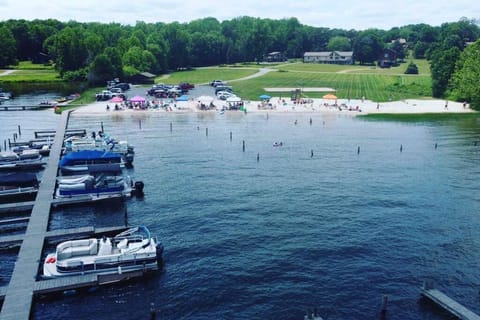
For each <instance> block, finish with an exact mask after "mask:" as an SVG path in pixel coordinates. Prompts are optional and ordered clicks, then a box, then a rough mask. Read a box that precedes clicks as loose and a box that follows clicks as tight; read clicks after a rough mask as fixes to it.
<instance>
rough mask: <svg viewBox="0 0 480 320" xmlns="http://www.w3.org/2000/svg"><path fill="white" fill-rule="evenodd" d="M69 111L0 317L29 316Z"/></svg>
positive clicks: (62, 123)
mask: <svg viewBox="0 0 480 320" xmlns="http://www.w3.org/2000/svg"><path fill="white" fill-rule="evenodd" d="M69 115H70V112H64V113H63V114H62V118H61V121H60V123H59V125H58V128H57V130H56V135H55V140H54V143H53V145H52V148H51V152H50V157H49V159H48V162H47V165H46V168H45V171H44V173H43V176H42V183H41V184H40V187H39V190H38V192H37V198H36V200H35V203H34V205H33V207H32V212H31V215H30V219H29V223H28V225H27V229H26V231H25V234H24V235H23V240H22V244H21V247H20V250H19V252H18V257H17V261H16V263H15V268H14V270H13V273H12V277H11V279H10V283H9V285H8V288H7V289H6V293H5V299H4V302H3V306H2V310H1V313H0V320H1V319H25V320H27V319H30V310H31V309H32V298H33V292H34V286H35V279H36V277H37V272H38V263H39V261H41V255H42V250H43V244H44V242H45V235H46V232H47V230H48V220H49V217H50V209H51V206H52V204H51V201H52V190H54V189H55V183H56V177H57V171H58V162H59V160H60V154H61V151H62V147H63V136H64V134H65V130H66V128H67V124H68V118H69Z"/></svg>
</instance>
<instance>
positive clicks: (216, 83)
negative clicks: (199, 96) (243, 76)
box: [210, 80, 227, 87]
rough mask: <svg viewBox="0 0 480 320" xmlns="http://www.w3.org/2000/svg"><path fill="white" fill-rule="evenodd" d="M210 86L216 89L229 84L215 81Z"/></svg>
mask: <svg viewBox="0 0 480 320" xmlns="http://www.w3.org/2000/svg"><path fill="white" fill-rule="evenodd" d="M210 85H211V86H212V87H216V86H221V85H227V82H226V81H222V80H213V81H212V82H210Z"/></svg>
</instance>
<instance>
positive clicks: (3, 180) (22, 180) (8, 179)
mask: <svg viewBox="0 0 480 320" xmlns="http://www.w3.org/2000/svg"><path fill="white" fill-rule="evenodd" d="M36 184H38V180H37V176H36V175H35V174H34V173H28V172H12V173H7V174H2V175H0V185H2V186H18V187H30V186H33V185H36Z"/></svg>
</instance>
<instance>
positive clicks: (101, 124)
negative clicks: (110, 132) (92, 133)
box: [100, 121, 103, 132]
mask: <svg viewBox="0 0 480 320" xmlns="http://www.w3.org/2000/svg"><path fill="white" fill-rule="evenodd" d="M100 127H101V128H102V132H103V121H102V122H100Z"/></svg>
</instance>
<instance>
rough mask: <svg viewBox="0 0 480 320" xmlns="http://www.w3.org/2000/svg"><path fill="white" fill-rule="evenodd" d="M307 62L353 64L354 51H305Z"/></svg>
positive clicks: (304, 58) (304, 60)
mask: <svg viewBox="0 0 480 320" xmlns="http://www.w3.org/2000/svg"><path fill="white" fill-rule="evenodd" d="M303 62H305V63H330V64H353V63H354V60H353V51H320V52H305V54H304V55H303Z"/></svg>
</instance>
